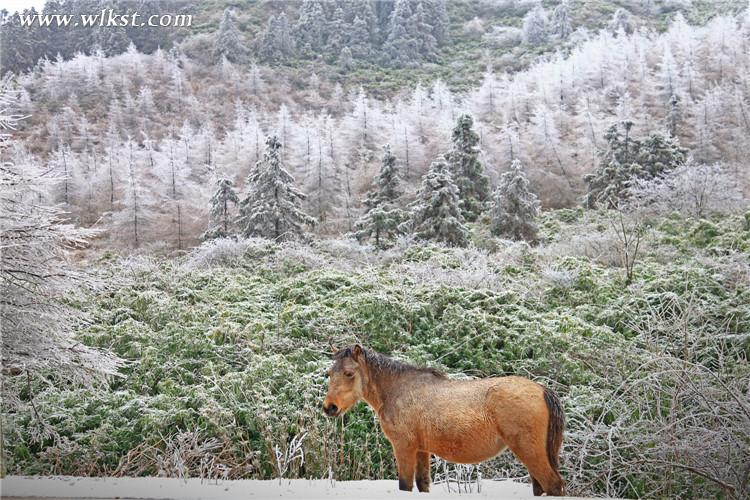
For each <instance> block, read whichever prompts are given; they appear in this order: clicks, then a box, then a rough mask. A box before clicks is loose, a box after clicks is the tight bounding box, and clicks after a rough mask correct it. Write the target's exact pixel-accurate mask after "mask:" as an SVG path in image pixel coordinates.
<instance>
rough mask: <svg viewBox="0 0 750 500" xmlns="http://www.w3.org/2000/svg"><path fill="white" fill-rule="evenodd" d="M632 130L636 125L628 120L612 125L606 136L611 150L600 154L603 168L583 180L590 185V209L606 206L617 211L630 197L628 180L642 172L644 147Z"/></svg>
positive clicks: (586, 198)
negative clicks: (623, 200) (642, 148)
mask: <svg viewBox="0 0 750 500" xmlns="http://www.w3.org/2000/svg"><path fill="white" fill-rule="evenodd" d="M620 126H621V127H622V129H623V131H624V134H623V133H621V132H620ZM632 128H633V122H629V121H625V122H622V123H621V124H619V125H618V124H615V125H612V126H611V127H610V128H609V129H608V130H607V133H606V134H605V135H604V139H605V140H606V141H607V147H606V149H604V150H603V151H601V152H600V153H599V165H598V166H597V167H596V170H594V172H592V173H590V174H586V175H585V176H584V177H583V180H584V181H585V182H586V183H587V184H588V192H587V194H586V197H585V202H586V206H588V207H590V208H594V207H596V206H597V205H600V204H605V205H606V206H608V207H610V208H613V207H616V206H618V204H619V202H620V201H621V200H622V199H624V198H625V197H626V193H627V187H628V186H627V184H628V181H629V180H630V178H631V177H633V176H634V175H636V171H637V170H638V169H640V166H639V165H638V164H637V163H636V159H637V157H638V152H639V149H640V144H639V143H638V141H636V140H634V139H633V138H632V137H631V135H630V131H631V129H632Z"/></svg>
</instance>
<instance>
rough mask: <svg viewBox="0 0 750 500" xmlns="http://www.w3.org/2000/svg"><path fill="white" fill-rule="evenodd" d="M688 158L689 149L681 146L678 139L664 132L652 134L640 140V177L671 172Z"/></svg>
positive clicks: (648, 177) (650, 176)
mask: <svg viewBox="0 0 750 500" xmlns="http://www.w3.org/2000/svg"><path fill="white" fill-rule="evenodd" d="M686 160H687V150H686V149H685V148H682V147H680V145H679V143H678V141H677V139H675V138H674V137H671V136H669V135H664V134H651V135H650V136H648V137H647V138H645V139H643V140H641V141H640V149H639V151H638V160H637V161H638V164H639V165H640V166H641V169H642V170H641V172H640V173H639V175H638V177H642V178H646V179H650V178H654V177H658V176H660V175H662V174H665V173H667V172H670V171H672V170H674V169H675V168H677V167H678V166H680V165H683V164H684V163H685V161H686Z"/></svg>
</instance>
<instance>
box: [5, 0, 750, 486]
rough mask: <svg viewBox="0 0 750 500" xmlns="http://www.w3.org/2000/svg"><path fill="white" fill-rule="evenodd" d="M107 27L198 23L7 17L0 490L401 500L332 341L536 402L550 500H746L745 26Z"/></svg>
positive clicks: (349, 5) (643, 9)
mask: <svg viewBox="0 0 750 500" xmlns="http://www.w3.org/2000/svg"><path fill="white" fill-rule="evenodd" d="M103 7H106V8H109V7H112V8H114V9H115V10H118V9H119V11H121V12H129V11H133V10H137V9H139V8H142V9H144V10H148V11H149V12H151V11H153V12H158V13H160V14H161V13H165V12H174V13H182V14H185V13H188V14H192V16H193V21H194V23H193V26H191V27H180V28H134V27H127V28H124V27H123V28H113V29H109V28H101V29H95V28H60V27H54V26H50V27H39V26H32V27H24V26H21V25H20V24H19V19H20V17H19V15H20V14H23V13H20V14H19V13H13V12H8V11H2V12H1V13H0V28H2V31H0V56H1V57H0V72H1V73H2V80H0V129H2V130H0V133H2V139H0V141H1V142H0V154H1V155H2V166H1V167H0V168H1V169H2V183H1V184H0V188H1V189H2V191H1V197H2V209H1V210H2V212H1V213H2V228H0V235H1V238H0V248H1V249H2V257H1V258H0V261H1V262H2V266H1V267H2V269H0V284H1V286H2V297H0V301H1V304H0V306H1V307H0V311H1V312H0V321H2V336H3V343H2V347H3V353H2V380H3V382H2V384H3V403H2V404H3V415H2V430H1V431H0V433H1V434H2V450H1V452H2V471H1V472H2V473H4V474H5V473H7V474H24V475H37V474H64V475H81V476H167V477H201V478H204V477H205V478H225V479H240V478H257V479H270V478H281V477H290V478H291V477H305V478H335V479H337V480H352V479H383V478H393V477H395V465H394V464H393V458H392V456H391V454H390V448H389V446H388V442H387V440H386V439H385V437H384V436H383V435H382V433H381V432H380V430H379V428H378V426H377V422H376V421H375V420H374V417H373V414H372V413H371V412H370V411H369V410H368V409H366V408H364V407H358V408H357V409H356V410H353V411H351V412H350V413H349V414H347V415H346V416H345V417H344V418H343V419H339V420H337V421H328V420H326V419H325V417H324V416H323V415H322V414H321V412H320V403H321V401H322V395H323V394H324V391H325V372H326V370H327V366H328V364H329V363H330V355H329V351H330V349H329V347H328V346H329V344H330V343H333V342H335V343H337V344H345V343H347V342H349V343H350V342H351V341H358V342H361V343H363V344H365V345H368V346H371V347H372V348H374V349H377V350H379V351H381V352H385V353H388V354H391V355H393V356H395V357H397V358H400V359H404V360H408V361H412V362H415V363H419V364H422V365H428V366H431V367H435V368H437V369H439V370H442V371H444V372H446V373H447V374H449V375H450V376H451V377H486V376H497V375H511V374H516V375H524V376H527V377H529V378H531V379H533V380H536V381H539V382H543V383H544V384H545V385H548V386H550V387H553V388H554V389H555V390H556V391H557V392H558V393H559V394H560V396H561V399H562V401H563V405H564V407H565V411H566V414H567V417H568V422H567V431H566V437H565V440H564V442H563V457H562V474H563V476H564V477H565V479H566V481H567V483H568V488H569V490H568V493H569V494H575V495H588V496H618V497H627V498H707V497H716V498H728V499H729V498H738V499H739V498H747V496H748V495H750V475H749V474H748V472H749V469H748V464H749V463H750V403H749V401H750V365H749V364H748V359H747V358H748V355H750V202H749V201H748V200H750V159H748V155H747V152H748V151H750V6H748V4H747V3H746V2H744V1H736V2H733V1H727V2H705V1H701V0H633V1H629V2H625V1H603V0H545V1H542V2H540V1H536V0H498V1H492V2H491V1H464V0H462V1H456V2H449V1H446V0H393V1H389V0H379V1H370V0H331V1H319V0H303V1H300V2H292V1H289V2H264V1H248V2H230V3H226V4H225V3H221V2H213V1H212V2H154V3H152V4H148V5H140V4H137V3H136V2H128V1H124V0H115V1H107V0H83V1H73V0H67V1H48V2H47V3H46V6H45V7H44V9H43V10H42V11H41V12H42V13H63V12H64V13H80V12H83V13H86V12H97V11H100V10H101V9H102V8H103ZM26 14H36V10H27V11H26ZM284 450H286V451H285V452H284ZM284 457H286V458H284ZM284 460H286V461H287V462H288V463H286V462H284ZM433 473H434V480H435V481H436V482H439V481H440V480H443V481H450V478H451V477H453V478H454V479H455V480H456V481H458V482H460V481H468V482H471V481H474V480H476V481H479V478H480V477H484V478H486V479H490V478H515V479H519V480H524V481H528V479H529V478H528V475H526V476H524V475H525V474H526V472H525V469H524V468H523V467H522V465H521V464H520V463H519V462H518V461H516V460H515V459H514V458H513V456H512V455H511V454H510V453H506V454H503V455H501V456H500V457H498V458H496V459H494V460H493V461H491V462H488V463H486V464H482V465H481V466H480V467H477V468H467V467H466V466H458V465H453V464H447V463H441V462H440V461H439V460H437V459H436V461H435V463H434V468H433ZM472 478H473V479H472Z"/></svg>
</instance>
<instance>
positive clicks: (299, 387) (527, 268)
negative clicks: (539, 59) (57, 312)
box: [3, 212, 750, 497]
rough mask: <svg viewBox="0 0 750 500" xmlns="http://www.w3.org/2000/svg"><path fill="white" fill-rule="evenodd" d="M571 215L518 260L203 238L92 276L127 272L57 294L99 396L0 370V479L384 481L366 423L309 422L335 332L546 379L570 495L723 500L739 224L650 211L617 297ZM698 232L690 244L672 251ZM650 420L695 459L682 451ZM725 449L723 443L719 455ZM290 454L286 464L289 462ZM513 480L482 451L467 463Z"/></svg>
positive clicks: (744, 377)
mask: <svg viewBox="0 0 750 500" xmlns="http://www.w3.org/2000/svg"><path fill="white" fill-rule="evenodd" d="M595 215H596V214H591V213H587V214H585V217H594V216H595ZM585 217H584V216H581V215H579V216H577V217H571V214H570V213H568V212H559V213H558V212H549V213H546V214H544V215H543V216H542V218H541V220H540V226H542V227H544V228H549V229H546V231H547V234H546V236H545V239H547V240H549V241H550V243H549V244H550V245H553V246H552V247H550V248H546V247H545V245H544V244H543V245H540V246H538V247H534V248H533V249H529V248H528V247H526V249H525V250H521V251H520V252H518V250H519V249H520V247H519V248H517V247H514V246H507V247H504V246H503V245H499V246H498V251H497V252H496V253H493V254H488V253H483V252H479V251H477V250H475V249H471V248H469V249H462V248H451V247H440V246H434V245H431V246H421V245H412V246H409V247H405V248H401V247H396V248H394V249H392V250H390V251H389V252H390V253H388V254H387V255H385V254H382V253H380V252H378V253H377V254H368V253H367V252H360V253H357V252H353V251H349V250H346V248H348V247H346V248H340V249H338V247H336V246H335V245H316V246H304V247H302V248H299V250H300V251H297V250H296V249H297V248H298V247H297V246H296V245H297V244H293V243H283V244H281V245H278V244H272V243H269V242H267V241H265V240H249V241H245V240H221V239H218V240H213V241H211V242H208V243H207V244H206V246H205V247H200V248H199V249H197V250H196V251H195V252H194V253H193V254H192V255H190V256H189V257H187V258H184V259H181V260H161V259H145V260H144V259H139V260H132V259H131V260H122V261H119V262H114V263H112V264H109V265H110V266H112V269H111V272H112V273H113V274H117V275H121V276H128V277H129V278H128V280H127V281H123V282H120V283H118V284H117V286H116V287H115V288H114V289H112V290H109V291H106V292H102V293H100V292H93V293H92V294H91V295H90V296H89V297H88V298H87V299H86V300H82V301H79V302H77V303H76V306H77V307H80V308H81V310H82V312H85V313H88V314H89V315H91V317H92V318H93V320H94V321H93V322H91V323H90V324H89V326H87V327H85V328H83V329H81V330H80V331H79V338H80V340H81V341H82V342H84V343H85V344H86V345H87V346H91V347H105V346H106V347H111V348H112V349H113V350H114V351H115V353H116V354H118V355H119V356H122V357H123V358H125V359H127V360H128V361H129V363H128V365H127V366H126V367H125V368H124V369H123V374H124V377H123V378H118V379H113V380H112V381H111V385H110V387H109V388H108V389H107V388H98V389H97V388H94V389H92V388H79V387H76V386H66V387H57V386H53V385H49V384H42V383H36V382H35V383H33V384H32V385H31V386H29V387H26V382H25V380H24V379H23V378H18V377H10V378H8V379H7V380H6V384H7V385H6V386H11V387H17V388H18V389H19V393H20V394H21V397H22V402H21V407H19V408H18V409H16V410H12V411H6V412H4V417H3V418H4V419H5V422H4V428H6V429H10V430H9V431H8V432H6V450H8V453H9V457H8V458H9V462H8V464H9V465H8V467H9V472H12V473H23V474H46V473H56V474H87V475H104V474H123V475H150V474H166V475H171V476H182V477H192V476H201V477H211V478H218V477H229V478H239V477H245V478H246V477H255V478H275V477H278V476H279V475H280V473H279V470H280V469H279V467H280V466H279V464H280V463H282V466H281V467H282V469H283V471H284V472H283V473H284V475H285V477H323V476H327V475H328V474H329V470H330V471H332V473H333V475H334V477H335V478H337V479H359V478H391V477H394V474H395V468H394V464H393V459H392V455H391V451H390V447H389V445H388V443H387V441H386V440H385V438H384V436H383V435H382V434H381V433H380V431H379V430H378V427H377V423H376V422H375V421H374V419H373V415H372V413H371V412H370V411H369V410H367V409H366V408H365V407H364V406H359V407H357V408H355V409H354V410H353V411H351V412H350V413H348V414H347V415H346V416H345V417H344V418H343V419H338V420H331V419H327V418H326V417H324V416H323V415H322V413H321V411H320V401H321V399H322V397H323V394H324V392H325V388H326V381H325V378H324V376H325V371H326V370H327V368H328V366H329V363H330V361H329V359H328V354H327V353H328V343H329V341H330V340H331V339H333V340H334V341H335V342H341V343H343V342H350V341H352V340H354V339H355V338H356V339H357V340H359V341H361V342H363V343H365V344H367V345H369V346H371V347H373V348H375V349H378V350H380V351H383V352H387V353H391V354H393V355H396V356H398V357H402V358H407V359H411V360H413V361H415V362H419V363H422V364H427V365H430V366H434V367H436V368H439V369H443V370H446V371H447V372H448V373H450V374H452V375H453V376H467V375H469V376H491V375H503V374H511V373H512V374H521V375H526V376H530V377H532V378H534V379H536V380H539V381H540V382H542V383H545V384H546V385H549V386H551V387H553V388H554V389H555V390H557V391H558V392H559V393H560V394H561V397H562V399H563V403H564V406H565V410H566V413H567V417H568V430H567V432H566V439H565V441H564V443H565V447H564V453H563V461H562V466H563V475H564V476H565V477H566V479H567V480H568V484H569V486H570V491H571V493H576V494H587V495H591V494H605V493H606V494H610V495H617V496H627V497H635V496H639V495H640V496H643V495H656V496H659V495H679V496H681V497H689V496H692V497H713V496H716V495H718V494H724V495H726V496H728V497H741V496H742V495H743V494H744V493H743V492H745V493H746V490H743V488H746V487H747V486H746V485H743V483H742V482H741V480H740V479H741V464H743V463H746V462H747V458H748V453H750V451H749V450H750V449H749V448H748V444H747V443H748V442H747V440H746V431H747V424H746V422H745V421H744V420H743V418H744V417H743V415H744V414H743V413H742V412H741V411H740V410H741V408H740V407H739V406H737V405H738V404H742V403H738V402H737V399H736V396H737V395H738V394H740V393H741V391H744V390H745V389H743V387H746V385H747V383H748V381H749V380H748V378H749V377H750V369H749V368H748V364H747V361H746V359H747V355H748V354H750V344H748V337H747V332H748V331H750V309H748V306H747V304H748V301H747V297H748V294H749V293H750V280H748V276H750V272H748V262H747V259H746V258H744V257H740V254H738V253H737V252H738V251H741V250H739V249H740V248H744V249H745V250H744V251H747V248H748V245H750V232H748V230H747V228H745V226H744V219H743V218H742V217H739V216H732V217H724V218H722V219H717V220H715V221H703V222H702V223H699V222H698V221H694V220H692V219H684V218H680V217H676V216H675V217H672V218H670V219H663V220H662V224H661V225H660V226H658V227H655V228H654V230H653V232H652V233H649V234H648V238H649V239H650V244H649V245H647V246H646V247H644V248H645V249H646V250H644V252H645V253H644V258H643V262H642V264H641V266H640V267H639V268H638V271H637V272H636V273H635V275H634V278H633V282H632V284H631V285H630V286H629V287H627V288H623V285H622V278H621V277H620V275H619V273H618V272H617V271H616V270H615V269H613V268H611V267H609V266H608V265H603V264H599V263H597V261H596V260H595V259H593V258H589V257H582V256H575V255H572V254H567V255H566V254H564V253H561V252H560V250H559V249H560V248H561V247H555V246H554V245H556V244H557V243H556V240H557V238H562V239H564V240H565V241H567V240H569V239H570V238H571V235H575V234H579V235H586V234H589V233H590V232H591V229H590V227H589V225H588V224H589V222H593V223H595V224H596V223H600V224H602V225H603V227H604V228H605V229H606V224H604V223H605V222H606V220H607V216H606V215H602V216H601V219H593V220H591V221H587V220H585ZM597 220H599V221H600V222H597ZM706 224H710V225H711V227H712V229H711V234H712V236H710V242H708V243H706V242H704V241H703V240H696V239H694V237H693V236H691V235H692V234H697V233H696V232H697V231H700V230H701V229H700V228H701V227H702V225H706ZM706 237H707V236H706ZM740 242H742V243H740ZM341 244H342V245H345V244H346V243H344V242H342V243H341ZM743 245H744V246H743ZM230 248H231V249H230ZM675 250H678V251H677V252H676V253H675ZM230 254H231V256H232V257H231V258H227V256H228V255H230ZM708 256H710V260H706V259H707V257H708ZM614 265H617V264H616V263H614ZM647 367H652V368H653V369H651V368H647ZM738 391H739V392H738ZM699 396H700V397H699ZM32 398H33V399H32ZM696 398H697V399H696ZM701 398H707V399H705V400H703V399H701ZM671 401H674V402H679V404H675V403H671ZM699 401H700V402H699ZM740 401H741V400H740ZM705 405H710V406H711V407H715V408H716V411H717V412H718V413H716V418H713V417H712V418H708V416H707V415H706V414H705V411H707V410H706V408H708V407H707V406H705ZM33 408H35V409H36V410H34V409H33ZM35 411H36V412H37V413H38V416H37V415H36V414H35ZM672 425H679V429H680V434H681V435H684V436H690V440H691V442H693V440H695V441H696V442H697V441H703V442H704V444H705V446H703V447H696V448H695V449H692V450H691V448H690V447H689V446H688V448H685V446H683V444H684V443H683V444H681V443H682V441H675V440H674V439H672V437H671V436H673V434H672V433H671V432H666V429H669V428H670V426H672ZM42 431H44V432H42ZM305 433H307V434H306V435H305ZM303 435H305V436H306V437H305V438H304V441H303V440H302V439H301V437H300V436H303ZM614 436H618V437H617V439H614ZM295 438H296V439H295ZM726 439H733V440H736V442H737V443H738V446H736V447H733V451H732V454H731V455H726V454H724V453H723V452H722V451H721V450H722V449H723V444H721V443H723V442H724V440H726ZM742 443H744V444H742ZM285 450H286V451H285ZM302 453H303V454H304V463H302V462H301V460H294V459H292V457H296V456H298V457H301V456H302ZM285 454H286V455H288V456H289V460H284V459H283V457H284V456H285ZM196 457H201V458H200V459H197V458H196ZM279 457H281V458H279ZM279 460H280V461H279ZM519 467H520V466H519V464H518V462H516V461H515V460H514V459H513V458H512V457H511V455H509V454H504V455H502V456H501V457H499V458H497V459H495V460H494V461H491V462H489V463H486V464H483V465H482V466H481V470H482V473H483V476H484V477H492V476H495V475H497V474H504V475H506V474H511V475H514V474H518V475H523V474H525V472H523V471H522V470H521V469H520V468H519ZM711 467H716V469H711ZM738 467H740V468H738ZM329 468H330V469H329ZM501 471H502V472H501ZM717 471H719V472H717ZM732 474H735V476H733V475H732ZM737 474H740V475H739V476H738V475H737ZM608 477H609V478H611V479H610V480H607V479H606V478H608Z"/></svg>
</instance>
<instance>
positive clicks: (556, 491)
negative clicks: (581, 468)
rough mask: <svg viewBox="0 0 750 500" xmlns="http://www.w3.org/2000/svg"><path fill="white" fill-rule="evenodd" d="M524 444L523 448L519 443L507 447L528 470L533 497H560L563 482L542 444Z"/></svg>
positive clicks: (509, 444)
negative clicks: (542, 495) (543, 494)
mask: <svg viewBox="0 0 750 500" xmlns="http://www.w3.org/2000/svg"><path fill="white" fill-rule="evenodd" d="M524 444H525V446H524V445H522V444H520V443H508V447H509V448H510V449H511V451H512V452H513V454H514V455H516V457H518V459H519V460H520V461H521V462H522V463H523V464H524V465H525V466H526V468H527V469H528V470H529V474H531V482H532V487H533V490H534V496H540V495H541V494H542V493H546V494H547V495H550V496H562V495H563V494H564V487H565V482H564V481H563V478H562V476H560V474H559V473H558V472H557V471H556V470H555V469H553V468H552V466H551V465H550V463H549V460H548V458H547V450H546V448H545V446H544V443H535V442H533V441H529V442H527V443H524Z"/></svg>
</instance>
